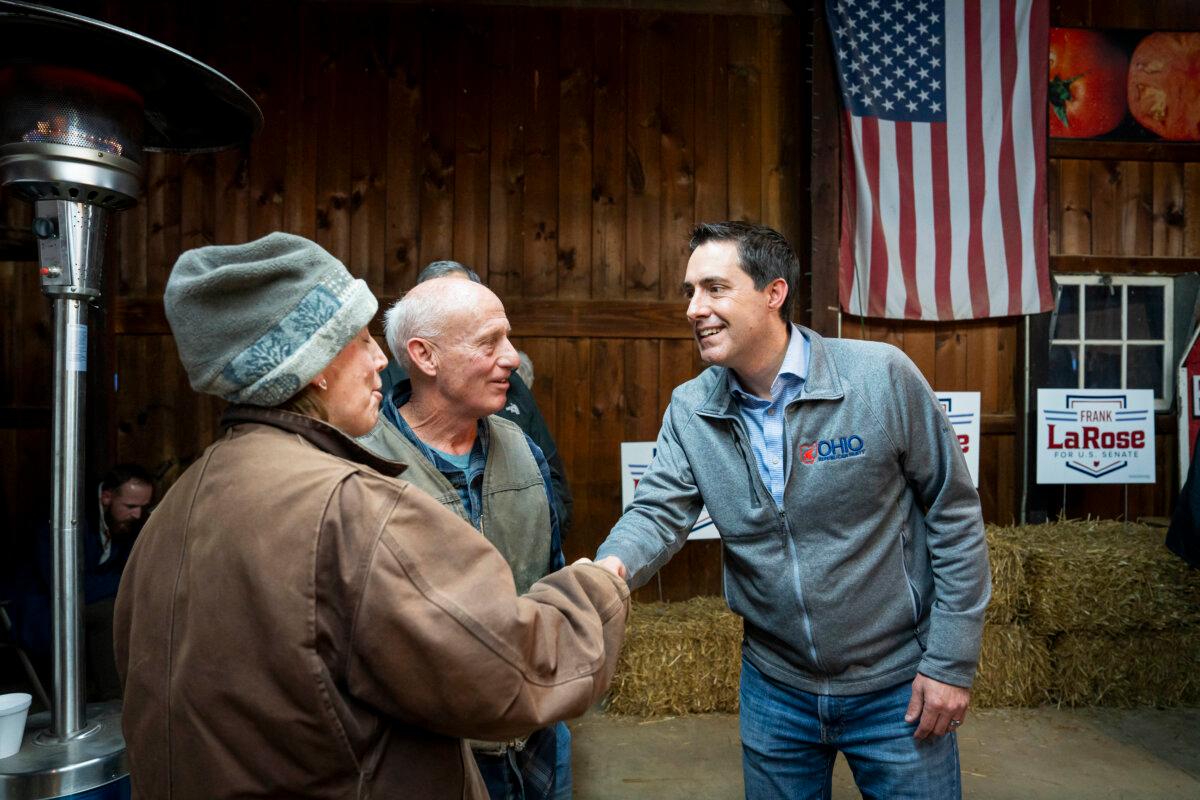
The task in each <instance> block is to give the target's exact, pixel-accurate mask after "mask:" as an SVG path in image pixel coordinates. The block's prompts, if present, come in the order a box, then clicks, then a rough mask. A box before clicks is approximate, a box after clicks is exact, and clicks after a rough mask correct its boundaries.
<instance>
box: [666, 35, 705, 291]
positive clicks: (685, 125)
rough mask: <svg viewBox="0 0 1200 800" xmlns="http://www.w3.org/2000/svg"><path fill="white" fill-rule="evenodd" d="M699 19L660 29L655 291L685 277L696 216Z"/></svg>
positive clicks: (675, 285) (678, 283)
mask: <svg viewBox="0 0 1200 800" xmlns="http://www.w3.org/2000/svg"><path fill="white" fill-rule="evenodd" d="M698 27H699V26H698V24H697V20H695V19H693V18H689V17H683V18H674V19H672V20H670V22H669V23H668V25H667V26H666V27H665V30H664V37H665V38H664V41H663V48H664V56H663V78H662V86H663V93H662V94H663V97H662V230H661V235H660V237H659V239H660V242H659V244H660V254H659V264H660V280H659V295H658V296H659V297H660V298H661V299H668V300H670V299H675V298H676V297H678V296H679V287H680V286H681V285H682V283H683V275H684V271H685V269H686V267H687V260H688V256H689V251H688V240H689V239H690V238H691V233H692V228H693V227H695V226H694V224H693V220H694V219H695V218H696V182H695V174H696V165H695V154H694V149H693V142H694V141H695V134H696V120H695V107H696V106H695V103H696V87H695V84H694V81H693V73H692V69H693V65H692V64H691V62H690V56H691V54H692V53H694V52H695V50H696V39H697V28H698Z"/></svg>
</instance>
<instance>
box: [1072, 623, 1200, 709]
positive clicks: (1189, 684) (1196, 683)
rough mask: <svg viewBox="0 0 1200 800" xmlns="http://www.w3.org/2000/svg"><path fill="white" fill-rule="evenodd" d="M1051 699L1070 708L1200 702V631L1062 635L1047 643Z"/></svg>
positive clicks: (1176, 704) (1194, 629) (1162, 705)
mask: <svg viewBox="0 0 1200 800" xmlns="http://www.w3.org/2000/svg"><path fill="white" fill-rule="evenodd" d="M1051 656H1052V659H1053V664H1054V674H1053V677H1052V685H1051V699H1052V700H1054V701H1056V702H1058V703H1060V704H1062V705H1068V706H1119V707H1129V706H1159V707H1164V706H1178V705H1197V704H1200V630H1197V629H1196V628H1189V629H1177V630H1170V631H1157V632H1143V633H1133V634H1126V635H1124V636H1106V635H1093V634H1087V633H1064V634H1061V635H1060V636H1057V637H1055V640H1054V643H1053V644H1052V645H1051Z"/></svg>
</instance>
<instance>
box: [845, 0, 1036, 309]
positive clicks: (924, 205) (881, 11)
mask: <svg viewBox="0 0 1200 800" xmlns="http://www.w3.org/2000/svg"><path fill="white" fill-rule="evenodd" d="M825 8H826V15H827V19H828V21H829V29H830V31H831V33H832V37H833V50H834V56H835V58H836V60H837V70H838V78H839V81H840V83H841V87H842V98H843V101H844V105H845V113H844V115H843V121H842V131H843V146H842V153H843V160H842V239H841V273H840V286H839V293H840V296H841V305H842V309H843V310H845V311H846V312H847V313H851V314H858V315H861V316H869V317H889V318H892V319H926V320H950V319H976V318H980V317H1001V316H1009V315H1014V314H1034V313H1038V312H1041V311H1047V310H1049V309H1050V308H1051V306H1052V299H1051V295H1050V280H1049V273H1048V268H1047V261H1048V253H1047V239H1046V166H1045V165H1046V144H1045V143H1046V111H1047V108H1046V86H1047V78H1046V75H1047V59H1048V55H1047V48H1048V39H1047V37H1048V26H1049V14H1048V10H1047V0H932V1H931V0H920V2H915V1H914V0H825Z"/></svg>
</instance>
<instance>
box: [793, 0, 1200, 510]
mask: <svg viewBox="0 0 1200 800" xmlns="http://www.w3.org/2000/svg"><path fill="white" fill-rule="evenodd" d="M1051 24H1052V25H1063V26H1084V27H1089V26H1091V27H1113V28H1121V27H1128V28H1151V29H1153V28H1158V29H1167V30H1170V29H1196V28H1200V6H1197V5H1196V4H1195V3H1194V2H1190V1H1189V0H1170V2H1161V3H1124V2H1119V0H1056V2H1054V3H1052V6H1051ZM824 25H825V23H824V20H823V19H821V18H820V17H819V16H818V17H817V18H816V19H814V20H813V29H812V38H813V42H814V64H813V95H812V103H813V117H812V127H811V147H812V150H811V154H812V168H813V182H812V205H811V209H812V211H811V214H812V226H811V229H812V231H813V235H812V238H811V240H810V244H811V259H812V269H813V274H812V291H813V302H812V305H813V308H812V318H813V321H814V327H816V328H817V329H818V330H821V331H823V332H825V333H828V334H832V333H835V332H836V330H837V313H836V308H837V283H836V278H837V257H838V254H837V235H836V232H837V228H836V226H834V227H833V228H832V229H831V228H829V227H828V226H827V225H826V227H825V228H822V227H821V221H822V220H829V219H831V218H836V215H837V214H838V211H839V206H838V203H840V196H841V195H840V182H839V176H838V172H837V164H838V160H839V158H840V143H839V141H838V130H837V114H838V113H839V107H838V104H837V89H836V77H835V75H834V73H833V66H832V59H831V56H830V54H829V49H828V48H829V43H828V34H827V32H826V31H825V29H824ZM1124 152H1125V153H1126V156H1124V157H1130V158H1131V157H1135V156H1136V157H1137V158H1139V159H1145V158H1149V157H1151V156H1153V157H1156V158H1159V159H1160V160H1157V161H1151V160H1113V159H1111V158H1108V157H1105V158H1087V159H1078V158H1071V159H1066V158H1051V159H1050V161H1049V165H1048V175H1047V177H1048V181H1047V186H1048V203H1047V205H1048V209H1047V213H1048V219H1049V230H1050V237H1049V244H1050V254H1051V258H1052V268H1053V267H1058V268H1063V269H1078V268H1086V269H1088V270H1089V271H1090V270H1092V269H1096V268H1098V267H1099V268H1101V269H1104V270H1106V271H1108V270H1113V271H1160V270H1161V271H1163V272H1175V271H1178V270H1179V269H1181V266H1180V262H1179V261H1178V259H1179V258H1180V257H1189V258H1196V257H1200V164H1198V163H1187V162H1184V161H1180V160H1176V159H1178V158H1180V156H1178V155H1173V154H1172V152H1171V151H1170V150H1169V149H1168V150H1167V151H1166V152H1165V153H1164V151H1163V150H1162V149H1151V148H1143V149H1141V150H1139V149H1138V148H1133V149H1132V155H1130V152H1131V151H1130V150H1129V149H1127V150H1126V151H1124ZM1188 152H1189V151H1184V153H1185V155H1186V154H1187V153H1188ZM1190 152H1195V151H1194V150H1193V151H1190ZM1188 157H1190V156H1188ZM1164 159H1165V160H1164ZM1062 256H1086V257H1087V258H1086V259H1065V258H1062ZM1094 256H1105V257H1108V256H1115V257H1119V258H1112V259H1106V260H1104V261H1097V260H1095V259H1094V258H1093V257H1094ZM1129 257H1138V258H1129ZM1160 259H1176V261H1173V262H1170V261H1158V260H1160ZM1156 262H1157V263H1156ZM1195 268H1196V267H1195V265H1193V266H1192V267H1191V269H1195ZM1023 329H1024V321H1023V318H1002V319H996V320H983V321H978V322H967V323H957V324H956V323H936V324H931V323H911V322H907V323H906V322H891V321H884V320H868V319H860V318H857V317H852V316H844V317H843V319H842V334H843V335H844V336H847V337H850V338H867V339H874V340H879V341H887V342H891V343H892V344H895V345H896V346H898V347H901V348H902V349H904V350H905V351H906V352H907V353H908V355H909V356H911V357H912V359H913V360H914V361H915V362H916V364H917V365H918V366H919V367H920V368H921V370H922V371H923V372H924V374H925V376H926V378H927V379H928V380H929V381H930V383H931V384H932V385H933V386H934V387H935V388H936V389H939V390H942V391H955V390H978V391H980V392H981V393H982V398H981V399H982V406H983V408H982V411H983V441H982V449H981V452H980V473H981V485H980V487H979V490H980V498H981V500H982V502H983V508H984V515H985V517H986V518H987V519H988V520H989V521H994V522H1001V523H1007V522H1010V521H1011V520H1013V519H1016V518H1019V514H1020V505H1021V472H1022V466H1023V448H1022V446H1021V438H1022V435H1023V433H1022V419H1023V416H1024V413H1025V397H1024V386H1023V370H1024V347H1025V341H1024V335H1023ZM1030 344H1031V347H1034V348H1036V347H1038V346H1041V347H1044V346H1045V342H1041V341H1031V342H1030ZM1034 388H1035V389H1036V387H1034ZM1157 430H1158V435H1157V436H1156V442H1155V446H1156V457H1157V460H1158V476H1159V479H1158V482H1157V483H1156V484H1153V485H1141V486H1130V487H1129V492H1128V506H1127V507H1126V498H1125V494H1124V493H1123V492H1122V491H1120V490H1116V491H1114V490H1113V487H1103V488H1096V489H1088V488H1086V487H1069V488H1068V489H1067V491H1066V492H1065V494H1064V493H1063V491H1062V489H1061V487H1058V486H1055V487H1046V488H1045V489H1042V490H1039V489H1038V487H1037V486H1036V484H1033V483H1032V481H1033V480H1034V477H1033V476H1034V474H1035V473H1034V468H1033V465H1032V464H1031V465H1030V474H1031V478H1030V480H1031V486H1030V495H1031V496H1030V499H1029V505H1028V506H1027V507H1028V508H1029V509H1030V511H1031V512H1034V513H1037V512H1042V513H1047V514H1049V515H1050V516H1051V517H1053V516H1055V515H1057V514H1058V513H1059V512H1060V511H1063V512H1065V513H1066V514H1068V515H1069V516H1073V517H1081V516H1085V515H1088V514H1091V515H1092V516H1102V517H1119V516H1121V515H1122V514H1124V513H1126V508H1127V509H1128V514H1129V516H1130V517H1131V518H1137V517H1140V516H1161V515H1165V514H1168V513H1170V510H1171V508H1172V507H1173V504H1174V499H1175V498H1174V495H1175V490H1174V486H1175V484H1176V480H1177V476H1176V469H1177V468H1176V465H1175V453H1176V448H1175V441H1174V431H1175V423H1174V418H1173V417H1172V416H1170V415H1159V416H1158V418H1157ZM1064 497H1065V503H1064Z"/></svg>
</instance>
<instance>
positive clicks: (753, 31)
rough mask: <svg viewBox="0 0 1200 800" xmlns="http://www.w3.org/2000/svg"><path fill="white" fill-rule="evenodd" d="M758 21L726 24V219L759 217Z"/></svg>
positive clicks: (760, 176)
mask: <svg viewBox="0 0 1200 800" xmlns="http://www.w3.org/2000/svg"><path fill="white" fill-rule="evenodd" d="M759 24H761V23H760V22H759V20H757V19H747V18H740V17H739V18H736V19H734V20H732V21H730V22H729V216H730V217H731V218H733V219H739V220H750V221H758V220H760V219H761V218H762V166H763V165H762V151H763V144H762V127H763V126H762V120H761V117H760V111H761V109H762V94H761V87H760V81H761V74H762V67H761V66H760V64H759V60H758V57H759V53H758V47H759V40H758V26H759Z"/></svg>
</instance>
